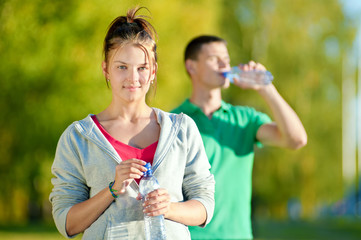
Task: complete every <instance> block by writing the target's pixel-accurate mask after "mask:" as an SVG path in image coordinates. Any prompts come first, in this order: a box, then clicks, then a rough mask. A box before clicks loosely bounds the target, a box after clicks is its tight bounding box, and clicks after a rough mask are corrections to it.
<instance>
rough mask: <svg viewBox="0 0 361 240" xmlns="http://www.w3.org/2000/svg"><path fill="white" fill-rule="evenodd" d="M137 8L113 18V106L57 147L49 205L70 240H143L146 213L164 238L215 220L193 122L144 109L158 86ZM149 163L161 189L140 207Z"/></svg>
mask: <svg viewBox="0 0 361 240" xmlns="http://www.w3.org/2000/svg"><path fill="white" fill-rule="evenodd" d="M139 9H140V8H135V9H130V10H129V11H128V13H127V15H126V16H120V17H118V18H116V19H115V20H114V21H113V22H112V23H111V24H110V27H109V30H108V32H107V35H106V37H105V40H104V61H103V63H102V69H103V74H104V76H105V78H106V81H107V84H108V86H109V85H110V87H111V90H112V101H111V103H110V105H109V106H108V107H107V108H106V109H105V110H104V111H102V112H101V113H99V114H97V115H92V114H90V115H89V116H87V117H86V118H85V119H83V120H81V121H77V122H74V123H73V124H72V125H70V126H69V127H68V128H67V129H66V130H65V132H64V133H63V134H62V136H61V138H60V140H59V143H58V146H57V151H56V156H55V160H54V163H53V166H52V173H53V175H54V176H55V177H54V178H53V179H52V183H53V185H54V188H53V190H52V193H51V194H50V201H51V202H52V205H53V216H54V220H55V223H56V226H57V228H58V230H59V231H60V232H61V233H62V234H63V235H64V236H66V237H71V236H74V235H76V234H78V233H81V232H84V235H83V237H84V239H115V238H116V237H119V238H122V239H127V238H128V239H143V238H144V221H143V218H144V215H143V214H144V213H145V214H148V215H150V216H157V215H162V214H163V215H164V217H165V219H166V220H165V226H166V233H167V239H182V240H184V239H190V234H189V231H188V228H187V225H199V226H205V225H206V224H207V223H208V222H209V221H210V220H211V218H212V215H213V208H214V179H213V175H211V174H210V172H209V168H210V165H209V163H208V160H207V157H206V154H205V151H204V148H203V144H202V140H201V137H200V134H199V132H198V129H197V127H196V125H195V123H194V122H193V120H191V119H190V118H189V117H188V116H186V115H183V114H180V115H176V114H171V113H166V112H164V111H162V110H160V109H156V108H151V107H149V106H148V105H147V104H146V101H145V99H146V94H147V92H148V90H149V88H150V85H152V84H155V81H156V72H157V63H156V60H157V54H156V44H155V42H154V36H155V34H156V32H155V30H154V28H153V26H152V25H151V24H150V23H149V22H148V21H146V20H145V19H144V18H142V16H137V15H136V14H137V12H138V10H139ZM146 162H150V163H151V164H152V166H153V167H152V169H153V172H154V175H155V177H156V178H157V179H158V181H159V184H160V186H161V189H158V190H155V191H153V192H151V193H150V194H148V195H147V197H146V200H145V202H144V204H143V205H142V202H141V201H140V197H139V186H138V183H139V179H140V178H141V177H142V175H143V173H142V172H143V171H145V170H146V168H145V167H144V165H145V163H146ZM143 211H144V213H143Z"/></svg>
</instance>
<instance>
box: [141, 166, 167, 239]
mask: <svg viewBox="0 0 361 240" xmlns="http://www.w3.org/2000/svg"><path fill="white" fill-rule="evenodd" d="M144 167H146V168H147V171H146V172H144V175H143V177H142V179H141V180H140V182H139V192H140V194H141V195H142V198H143V201H144V199H145V197H146V195H147V194H148V193H150V192H152V191H154V190H156V189H158V188H159V183H158V181H157V179H156V178H155V177H154V176H153V172H152V168H151V165H150V163H147V164H145V166H144ZM144 225H145V239H146V240H163V239H166V234H165V226H164V216H163V215H159V216H155V217H150V216H148V215H147V214H144Z"/></svg>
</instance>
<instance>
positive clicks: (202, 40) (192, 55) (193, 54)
mask: <svg viewBox="0 0 361 240" xmlns="http://www.w3.org/2000/svg"><path fill="white" fill-rule="evenodd" d="M213 42H222V43H224V44H227V42H226V40H224V39H222V38H220V37H216V36H208V35H203V36H198V37H196V38H193V39H192V40H191V41H190V42H189V43H188V45H187V47H186V50H185V52H184V61H186V60H187V59H192V60H197V58H198V54H199V52H200V51H201V48H202V46H203V44H209V43H213Z"/></svg>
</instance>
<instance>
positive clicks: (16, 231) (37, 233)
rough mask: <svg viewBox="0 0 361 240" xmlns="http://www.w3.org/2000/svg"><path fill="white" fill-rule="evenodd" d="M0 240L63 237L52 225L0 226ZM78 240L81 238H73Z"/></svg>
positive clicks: (54, 239)
mask: <svg viewBox="0 0 361 240" xmlns="http://www.w3.org/2000/svg"><path fill="white" fill-rule="evenodd" d="M0 239H4V240H5V239H6V240H17V239H19V240H37V239H39V240H45V239H46V240H61V239H66V238H65V237H63V236H62V235H61V234H60V233H59V232H58V230H57V229H56V227H55V226H54V225H53V224H46V223H30V224H28V225H6V226H4V225H3V226H0ZM73 239H74V240H80V239H81V236H80V235H79V236H77V237H76V238H73Z"/></svg>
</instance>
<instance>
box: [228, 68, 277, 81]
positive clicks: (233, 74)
mask: <svg viewBox="0 0 361 240" xmlns="http://www.w3.org/2000/svg"><path fill="white" fill-rule="evenodd" d="M222 75H223V77H225V78H228V79H229V81H230V82H231V83H233V79H234V78H235V79H237V80H238V81H240V82H245V83H249V84H253V85H256V84H257V85H267V84H270V83H271V82H272V80H273V76H272V73H271V72H269V71H261V70H250V71H243V70H241V69H239V67H237V66H235V67H232V68H231V71H229V72H223V73H222Z"/></svg>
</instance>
